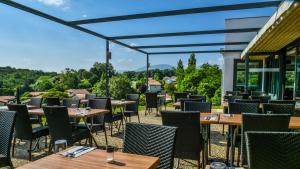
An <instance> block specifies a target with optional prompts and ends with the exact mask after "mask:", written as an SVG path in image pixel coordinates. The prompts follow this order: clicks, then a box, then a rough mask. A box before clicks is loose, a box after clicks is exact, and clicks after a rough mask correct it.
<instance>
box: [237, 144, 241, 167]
mask: <svg viewBox="0 0 300 169" xmlns="http://www.w3.org/2000/svg"><path fill="white" fill-rule="evenodd" d="M240 159H241V146H239V147H238V156H237V166H240Z"/></svg>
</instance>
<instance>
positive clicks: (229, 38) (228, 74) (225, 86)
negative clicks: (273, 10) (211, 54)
mask: <svg viewBox="0 0 300 169" xmlns="http://www.w3.org/2000/svg"><path fill="white" fill-rule="evenodd" d="M268 19H269V17H251V18H236V19H226V20H225V29H240V28H257V27H262V26H263V25H264V24H265V23H266V22H267V20H268ZM255 35H256V32H249V33H248V32H247V33H227V34H225V42H250V41H251V40H252V39H253V38H254V36H255ZM246 47H247V45H231V46H229V45H226V46H225V50H243V49H245V48H246ZM222 55H223V68H222V71H223V77H222V96H224V94H225V91H232V90H233V76H234V72H233V71H234V59H240V58H241V52H235V53H223V54H222Z"/></svg>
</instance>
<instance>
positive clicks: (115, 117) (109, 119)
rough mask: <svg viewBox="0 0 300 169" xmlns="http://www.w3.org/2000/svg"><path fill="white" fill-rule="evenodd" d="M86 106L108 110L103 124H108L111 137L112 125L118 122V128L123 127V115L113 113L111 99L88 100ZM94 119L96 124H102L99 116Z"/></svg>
mask: <svg viewBox="0 0 300 169" xmlns="http://www.w3.org/2000/svg"><path fill="white" fill-rule="evenodd" d="M88 106H89V107H91V108H94V109H106V110H109V112H108V113H106V114H105V115H104V122H105V123H108V124H109V127H110V135H111V136H112V134H113V123H115V122H120V126H121V125H122V126H123V114H122V113H121V112H116V113H113V110H112V105H111V99H110V98H109V97H102V98H97V99H90V100H89V102H88ZM95 118H96V119H95ZM95 118H94V122H95V121H96V122H97V123H98V124H102V119H101V118H102V117H101V116H98V117H95ZM97 119H98V120H97ZM118 131H119V129H118Z"/></svg>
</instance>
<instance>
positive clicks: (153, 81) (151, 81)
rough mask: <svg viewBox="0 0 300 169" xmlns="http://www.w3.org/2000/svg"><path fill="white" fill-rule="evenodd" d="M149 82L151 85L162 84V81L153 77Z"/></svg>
mask: <svg viewBox="0 0 300 169" xmlns="http://www.w3.org/2000/svg"><path fill="white" fill-rule="evenodd" d="M148 84H149V85H152V86H160V85H161V83H160V82H159V81H157V80H154V79H152V78H149V80H148Z"/></svg>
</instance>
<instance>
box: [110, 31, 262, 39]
mask: <svg viewBox="0 0 300 169" xmlns="http://www.w3.org/2000/svg"><path fill="white" fill-rule="evenodd" d="M259 30H260V28H242V29H219V30H202V31H192V32H172V33H157V34H143V35H125V36H113V37H108V38H109V39H112V40H117V39H139V38H157V37H168V36H189V35H208V34H223V33H244V32H258V31H259Z"/></svg>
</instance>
